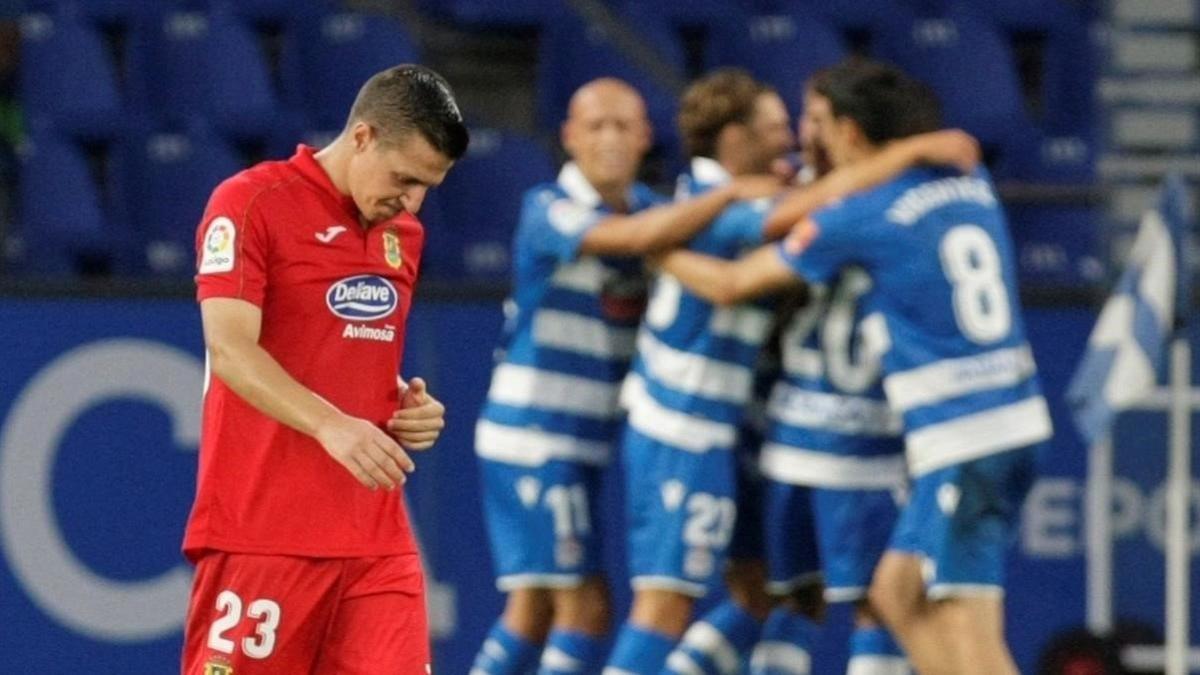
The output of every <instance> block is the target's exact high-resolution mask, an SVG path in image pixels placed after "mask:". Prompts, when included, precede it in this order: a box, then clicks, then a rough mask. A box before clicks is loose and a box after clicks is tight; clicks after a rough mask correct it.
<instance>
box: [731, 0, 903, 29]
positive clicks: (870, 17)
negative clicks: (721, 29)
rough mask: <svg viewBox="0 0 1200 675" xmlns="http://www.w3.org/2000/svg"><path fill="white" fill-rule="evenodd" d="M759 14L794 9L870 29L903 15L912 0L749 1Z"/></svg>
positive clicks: (842, 25)
mask: <svg viewBox="0 0 1200 675" xmlns="http://www.w3.org/2000/svg"><path fill="white" fill-rule="evenodd" d="M747 1H748V2H751V3H752V6H753V11H754V12H755V13H777V12H783V13H786V12H789V11H792V10H800V11H807V12H810V13H814V14H820V15H822V16H824V17H825V19H826V20H827V21H829V22H830V23H832V24H833V25H834V26H837V27H838V28H839V29H841V30H845V31H850V30H857V31H866V30H872V29H874V28H875V27H876V26H878V25H879V24H886V23H889V22H891V21H894V20H896V19H898V18H902V17H903V16H904V15H905V13H906V12H907V11H909V7H908V3H909V0H747Z"/></svg>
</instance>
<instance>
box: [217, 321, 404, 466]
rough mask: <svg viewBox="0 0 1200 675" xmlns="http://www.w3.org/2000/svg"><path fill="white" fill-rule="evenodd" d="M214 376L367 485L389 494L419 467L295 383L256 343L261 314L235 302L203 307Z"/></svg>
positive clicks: (372, 429)
mask: <svg viewBox="0 0 1200 675" xmlns="http://www.w3.org/2000/svg"><path fill="white" fill-rule="evenodd" d="M200 314H201V318H202V320H203V323H204V343H205V346H206V347H207V349H208V355H209V364H210V367H211V369H212V374H213V376H215V377H217V378H219V379H220V380H221V381H222V382H224V383H225V384H226V385H228V386H229V388H230V389H232V390H233V391H234V393H236V394H237V395H238V396H240V397H241V398H242V399H244V400H245V401H246V402H248V403H249V404H250V405H252V406H254V407H255V408H257V409H258V410H260V411H261V412H263V413H264V414H266V415H268V416H270V417H271V418H273V419H276V420H278V421H279V422H282V423H283V424H286V425H287V426H289V427H291V428H293V429H295V430H297V431H299V432H301V433H304V434H307V435H309V436H312V437H313V438H315V439H316V440H317V441H318V442H319V443H320V444H321V446H322V447H323V448H325V451H326V452H328V453H329V454H330V456H332V457H333V458H334V459H335V460H337V462H338V463H339V464H341V465H342V466H344V467H346V470H348V471H349V472H350V473H351V474H353V475H354V477H355V478H357V479H358V481H359V482H360V483H362V484H363V485H365V486H367V487H369V488H371V489H375V488H378V487H383V488H386V489H391V488H394V487H396V486H397V485H400V484H402V483H404V481H405V472H411V471H412V470H413V469H415V468H416V466H415V465H414V464H413V461H412V459H410V458H409V456H408V455H407V454H406V453H405V452H404V450H403V449H401V447H400V446H399V445H398V444H397V443H396V441H395V440H393V439H392V438H391V437H389V436H388V435H387V434H386V433H384V432H383V431H382V430H381V429H379V428H378V427H376V426H375V425H374V424H372V423H370V422H368V421H367V420H364V419H359V418H356V417H351V416H350V415H346V414H345V413H343V412H341V411H340V410H338V409H337V408H336V407H334V406H333V405H332V404H330V403H329V402H328V401H326V400H324V399H323V398H321V397H320V396H318V395H317V394H316V393H314V392H312V391H311V390H309V389H308V388H306V387H305V386H304V385H302V384H300V383H299V382H297V381H296V380H295V379H294V378H293V377H292V376H291V375H289V374H288V373H287V371H285V370H284V369H283V367H282V366H280V365H279V362H278V361H276V360H275V359H274V358H273V357H272V356H271V355H270V354H268V353H267V351H266V350H264V349H263V348H262V347H261V346H260V345H259V343H258V338H259V332H260V330H261V328H262V311H261V310H260V309H259V308H258V307H257V306H255V305H254V304H252V303H249V302H246V301H244V300H238V299H234V298H209V299H207V300H204V301H203V302H202V303H200Z"/></svg>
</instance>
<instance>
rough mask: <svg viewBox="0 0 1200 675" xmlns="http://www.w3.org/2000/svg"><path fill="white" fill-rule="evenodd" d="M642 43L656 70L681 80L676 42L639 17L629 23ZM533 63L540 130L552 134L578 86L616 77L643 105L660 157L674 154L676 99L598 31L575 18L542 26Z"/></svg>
mask: <svg viewBox="0 0 1200 675" xmlns="http://www.w3.org/2000/svg"><path fill="white" fill-rule="evenodd" d="M631 25H634V26H636V28H637V30H638V32H639V33H640V35H641V38H642V39H643V41H644V42H646V43H647V44H649V45H651V46H652V47H653V48H654V49H655V50H657V52H658V55H659V56H660V57H661V60H662V64H663V65H664V66H665V67H666V68H668V69H670V70H672V71H674V72H675V73H678V74H682V73H683V72H684V55H683V47H682V45H681V44H680V40H679V36H678V35H677V34H675V33H674V32H673V31H672V30H671V28H670V27H669V26H668V25H666V24H665V23H662V22H655V21H652V20H650V18H649V17H648V16H640V17H636V18H634V20H633V21H631ZM539 51H540V53H539V59H538V83H537V97H538V101H537V110H538V121H539V124H540V125H541V126H542V128H544V129H546V130H555V131H556V130H557V129H558V128H559V125H561V124H562V121H563V120H564V119H566V114H567V104H568V103H569V102H570V100H571V95H572V94H574V93H575V90H576V89H577V88H579V87H580V86H581V85H583V84H585V83H587V82H589V81H590V80H593V79H595V78H598V77H605V76H612V77H618V78H620V79H622V80H625V81H626V82H628V83H629V84H631V85H632V86H633V87H634V88H635V89H637V90H638V91H640V92H641V94H642V96H643V97H644V98H645V99H646V107H647V112H648V113H649V116H650V123H651V124H652V125H653V126H654V138H655V141H656V145H658V146H660V148H659V149H660V151H661V152H663V153H666V154H668V155H673V154H674V153H677V152H678V147H679V145H678V132H677V130H676V128H675V115H676V114H677V112H678V109H679V108H678V98H677V95H676V93H675V92H673V91H671V90H670V89H669V88H668V86H667V85H665V84H664V83H662V82H659V81H658V80H657V79H655V78H654V77H652V76H651V75H650V74H649V73H647V72H645V71H643V70H642V69H641V68H639V67H638V66H637V65H635V64H634V62H633V61H631V60H630V59H629V58H627V57H626V56H625V55H624V54H622V53H621V51H620V50H619V49H618V48H617V47H616V46H615V45H614V43H613V42H612V38H611V37H610V36H609V35H608V34H607V33H606V32H605V31H604V30H603V29H602V28H600V27H599V26H595V25H587V24H585V23H584V22H583V21H582V20H581V19H579V18H578V17H569V18H563V19H562V20H560V21H556V22H554V23H553V24H549V25H547V26H546V28H545V31H544V33H543V36H542V40H541V44H540V50H539Z"/></svg>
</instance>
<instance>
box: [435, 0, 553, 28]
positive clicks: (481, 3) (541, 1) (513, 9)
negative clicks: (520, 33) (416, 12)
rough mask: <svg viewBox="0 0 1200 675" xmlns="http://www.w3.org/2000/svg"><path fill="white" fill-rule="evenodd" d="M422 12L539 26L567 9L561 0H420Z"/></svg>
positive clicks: (471, 22) (468, 22)
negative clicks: (501, 0)
mask: <svg viewBox="0 0 1200 675" xmlns="http://www.w3.org/2000/svg"><path fill="white" fill-rule="evenodd" d="M418 4H419V5H420V7H421V9H422V10H424V11H425V12H427V13H429V14H432V15H434V16H437V17H440V18H443V19H446V20H449V21H453V22H455V23H458V24H462V25H465V26H540V25H542V24H544V23H549V22H551V21H553V20H554V19H555V18H557V17H559V16H561V15H562V14H564V13H566V12H567V11H568V10H567V8H566V4H565V2H564V0H506V1H505V2H496V0H419V2H418Z"/></svg>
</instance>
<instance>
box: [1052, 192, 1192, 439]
mask: <svg viewBox="0 0 1200 675" xmlns="http://www.w3.org/2000/svg"><path fill="white" fill-rule="evenodd" d="M1186 199H1187V191H1186V190H1185V189H1184V185H1183V181H1182V180H1181V179H1180V178H1179V177H1178V176H1171V177H1169V178H1168V179H1167V181H1166V182H1165V184H1164V186H1163V191H1162V194H1161V196H1160V197H1159V200H1158V204H1157V205H1156V206H1155V208H1153V209H1151V210H1150V211H1147V212H1146V215H1145V216H1143V217H1142V221H1141V224H1140V226H1139V228H1138V233H1137V238H1136V239H1135V240H1134V244H1133V250H1132V251H1130V254H1129V260H1128V262H1127V263H1126V265H1127V266H1126V268H1125V272H1124V273H1123V274H1122V275H1121V280H1120V281H1119V282H1118V283H1117V287H1116V289H1115V290H1114V291H1113V294H1112V297H1110V298H1109V299H1108V302H1107V303H1106V304H1105V305H1104V309H1103V310H1102V311H1101V312H1100V319H1099V320H1098V321H1097V322H1096V327H1095V328H1094V329H1093V330H1092V335H1091V337H1090V338H1088V348H1087V351H1086V352H1085V353H1084V357H1083V362H1082V363H1080V365H1079V369H1078V370H1076V371H1075V377H1074V378H1073V379H1072V380H1071V386H1070V388H1069V389H1068V390H1067V401H1068V402H1069V403H1070V404H1071V407H1072V409H1073V411H1074V415H1075V424H1076V426H1077V427H1078V428H1079V431H1080V433H1082V434H1083V437H1084V439H1085V440H1087V442H1088V444H1089V445H1090V444H1094V443H1095V442H1096V441H1098V440H1099V439H1100V438H1101V437H1103V436H1104V434H1106V433H1107V432H1108V429H1109V428H1110V426H1111V424H1112V420H1113V418H1114V416H1115V415H1116V414H1117V413H1119V412H1120V411H1122V410H1124V409H1126V408H1128V407H1130V406H1132V405H1134V404H1136V403H1138V402H1139V401H1141V400H1142V399H1144V398H1145V397H1146V395H1147V394H1148V393H1149V392H1150V391H1151V390H1152V389H1153V388H1154V386H1155V383H1156V381H1157V373H1158V370H1159V367H1160V365H1161V364H1162V361H1163V358H1164V357H1165V354H1166V344H1167V341H1168V340H1169V339H1170V338H1171V337H1172V335H1174V333H1175V331H1176V330H1177V329H1179V328H1181V327H1182V325H1183V323H1184V318H1185V316H1186V313H1187V308H1188V305H1189V304H1190V300H1189V292H1188V289H1189V288H1190V282H1191V279H1190V277H1191V275H1190V273H1189V270H1188V267H1187V265H1186V264H1184V261H1185V258H1184V256H1185V255H1186V252H1187V246H1186V242H1187V234H1188V231H1187V218H1186V215H1185V202H1186Z"/></svg>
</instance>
